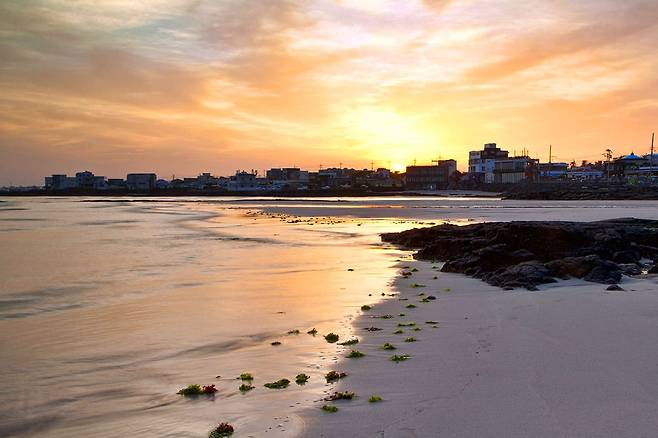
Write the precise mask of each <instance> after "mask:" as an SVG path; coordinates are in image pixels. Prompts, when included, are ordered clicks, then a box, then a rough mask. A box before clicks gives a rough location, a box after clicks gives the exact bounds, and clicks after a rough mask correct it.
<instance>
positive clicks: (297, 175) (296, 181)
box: [265, 167, 310, 190]
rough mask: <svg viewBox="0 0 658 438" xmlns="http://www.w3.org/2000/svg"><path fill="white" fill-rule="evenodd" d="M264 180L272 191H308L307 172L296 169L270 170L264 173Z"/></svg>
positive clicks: (308, 178) (308, 177)
mask: <svg viewBox="0 0 658 438" xmlns="http://www.w3.org/2000/svg"><path fill="white" fill-rule="evenodd" d="M265 176H266V180H267V183H268V185H269V186H271V189H272V190H280V189H297V190H305V189H308V186H309V180H310V176H309V173H308V171H306V170H301V169H300V168H298V167H282V168H272V169H270V170H268V171H267V172H266V173H265Z"/></svg>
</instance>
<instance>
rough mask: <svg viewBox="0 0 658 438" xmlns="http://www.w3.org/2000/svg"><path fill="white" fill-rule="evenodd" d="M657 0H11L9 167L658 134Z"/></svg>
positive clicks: (592, 142) (541, 152)
mask: <svg viewBox="0 0 658 438" xmlns="http://www.w3.org/2000/svg"><path fill="white" fill-rule="evenodd" d="M657 53H658V4H657V3H656V0H648V1H646V0H625V1H623V2H621V1H618V0H579V1H572V0H555V1H549V0H543V1H540V0H516V1H505V0H461V1H459V0H452V1H450V0H404V1H403V0H141V1H135V0H102V1H96V0H3V1H1V2H0V59H1V60H2V61H1V62H0V186H3V185H9V184H10V183H11V184H34V183H42V182H43V176H45V175H49V174H52V173H69V174H71V173H74V172H75V171H76V170H84V169H88V170H91V171H93V172H94V173H96V174H97V175H105V176H108V177H122V176H123V177H125V174H126V173H128V172H150V171H155V172H157V173H158V175H159V176H160V177H164V178H170V177H171V176H172V175H176V176H179V177H182V176H194V175H196V174H198V173H200V172H204V171H210V172H213V173H215V174H223V175H227V174H232V173H233V172H235V170H237V169H245V170H251V169H256V170H259V171H261V172H262V170H263V169H266V168H269V167H281V166H298V167H299V166H301V167H305V168H310V169H317V168H318V167H319V166H323V167H335V166H339V165H340V164H342V165H343V166H344V167H355V168H370V167H371V166H374V167H392V168H394V169H397V170H400V169H403V168H404V165H406V164H411V163H413V162H414V161H416V162H417V163H418V164H422V163H427V164H429V163H430V162H431V160H434V159H446V158H454V159H456V160H457V162H458V167H459V168H460V169H465V168H466V166H467V160H468V151H469V150H477V149H481V148H482V145H483V144H484V143H488V142H496V143H498V144H499V145H501V146H503V147H504V148H506V149H508V150H509V151H510V152H514V151H516V152H517V153H520V151H521V150H522V149H527V150H529V151H530V154H531V155H532V156H534V157H537V158H540V159H541V160H542V161H547V160H548V155H549V152H548V151H549V144H552V151H553V155H554V157H553V161H566V162H570V161H572V160H576V161H580V160H583V159H589V160H597V159H601V158H602V155H601V154H602V153H603V151H604V150H605V149H607V148H611V149H612V150H613V151H614V153H615V155H621V154H626V153H630V152H631V151H634V152H636V153H646V152H648V150H649V147H650V141H651V132H652V131H653V130H656V128H658V126H657V125H658V56H657Z"/></svg>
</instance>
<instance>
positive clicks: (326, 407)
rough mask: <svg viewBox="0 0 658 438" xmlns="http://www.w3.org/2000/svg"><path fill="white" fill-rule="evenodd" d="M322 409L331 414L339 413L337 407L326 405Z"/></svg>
mask: <svg viewBox="0 0 658 438" xmlns="http://www.w3.org/2000/svg"><path fill="white" fill-rule="evenodd" d="M320 409H322V410H323V411H325V412H331V413H332V414H333V413H334V412H338V408H337V407H336V406H329V405H324V406H322V407H321V408H320Z"/></svg>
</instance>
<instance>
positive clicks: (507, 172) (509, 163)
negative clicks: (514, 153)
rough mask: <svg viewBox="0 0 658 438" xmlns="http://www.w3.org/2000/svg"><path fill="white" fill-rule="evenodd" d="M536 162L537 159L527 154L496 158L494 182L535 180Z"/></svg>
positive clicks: (505, 182)
mask: <svg viewBox="0 0 658 438" xmlns="http://www.w3.org/2000/svg"><path fill="white" fill-rule="evenodd" d="M538 162H539V160H536V159H533V158H530V157H527V156H523V157H512V158H507V159H505V160H496V161H495V165H494V183H496V184H516V183H519V182H522V181H526V182H532V181H536V180H537V174H538V172H537V169H538Z"/></svg>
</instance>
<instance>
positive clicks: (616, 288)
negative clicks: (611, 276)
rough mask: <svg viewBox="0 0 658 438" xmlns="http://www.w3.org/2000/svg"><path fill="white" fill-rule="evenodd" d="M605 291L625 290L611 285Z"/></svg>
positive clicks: (616, 285)
mask: <svg viewBox="0 0 658 438" xmlns="http://www.w3.org/2000/svg"><path fill="white" fill-rule="evenodd" d="M605 290H619V291H621V290H624V289H623V288H622V287H621V286H619V285H618V284H611V285H610V286H608V287H606V288H605Z"/></svg>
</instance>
